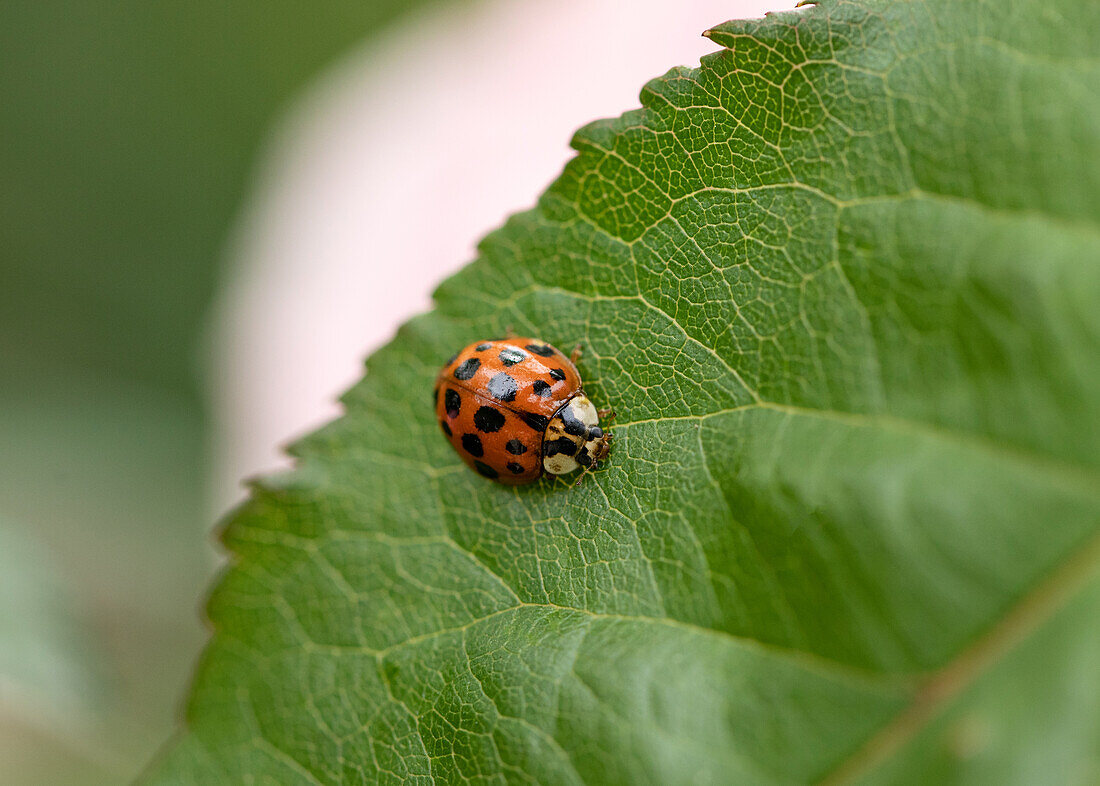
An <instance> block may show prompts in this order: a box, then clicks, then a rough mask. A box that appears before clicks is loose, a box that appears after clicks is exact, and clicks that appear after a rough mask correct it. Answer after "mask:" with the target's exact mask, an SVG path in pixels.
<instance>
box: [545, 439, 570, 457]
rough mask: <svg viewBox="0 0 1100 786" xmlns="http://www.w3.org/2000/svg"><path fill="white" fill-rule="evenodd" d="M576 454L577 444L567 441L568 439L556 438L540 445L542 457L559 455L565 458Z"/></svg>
mask: <svg viewBox="0 0 1100 786" xmlns="http://www.w3.org/2000/svg"><path fill="white" fill-rule="evenodd" d="M576 452H577V443H576V442H574V441H573V440H571V439H569V437H558V438H557V439H552V440H550V441H549V442H544V443H543V444H542V455H544V456H556V455H558V454H559V453H561V454H562V455H565V456H572V455H573V454H574V453H576Z"/></svg>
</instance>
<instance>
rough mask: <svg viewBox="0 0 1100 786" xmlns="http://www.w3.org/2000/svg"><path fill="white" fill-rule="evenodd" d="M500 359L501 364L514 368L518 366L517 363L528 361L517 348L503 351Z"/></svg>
mask: <svg viewBox="0 0 1100 786" xmlns="http://www.w3.org/2000/svg"><path fill="white" fill-rule="evenodd" d="M498 357H499V358H500V362H501V363H503V364H504V365H505V366H514V365H516V363H522V362H523V361H524V360H526V359H527V356H526V355H525V354H523V352H522V351H521V350H518V349H516V348H515V347H508V348H507V349H502V350H501V352H500V355H498Z"/></svg>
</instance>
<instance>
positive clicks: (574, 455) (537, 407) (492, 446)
mask: <svg viewBox="0 0 1100 786" xmlns="http://www.w3.org/2000/svg"><path fill="white" fill-rule="evenodd" d="M579 355H580V347H579V346H578V347H577V348H576V349H574V350H573V354H572V356H571V357H566V356H565V355H564V354H563V353H562V352H561V351H559V350H558V349H556V348H554V347H553V346H551V345H550V344H547V343H546V342H545V341H540V340H538V339H535V338H518V337H517V338H505V339H497V340H494V341H478V342H475V343H473V344H470V345H469V346H468V347H466V348H465V349H463V350H462V351H461V352H459V353H458V354H457V355H455V356H454V357H452V358H451V359H450V360H448V361H447V363H446V364H445V365H444V366H443V369H442V370H441V371H440V372H439V377H438V379H437V380H436V385H435V389H434V391H433V392H432V400H433V403H434V404H435V413H436V417H437V418H438V419H439V427H440V428H441V429H443V433H444V434H445V435H446V436H447V439H448V440H450V442H451V445H453V446H454V449H455V450H457V451H458V455H460V456H461V457H462V460H463V461H465V462H466V463H467V464H469V465H470V466H471V467H472V468H473V469H474V470H475V471H476V472H478V473H479V474H480V475H483V476H484V477H487V478H491V479H492V480H496V481H499V482H501V483H508V484H511V485H518V484H520V483H530V482H532V481H534V480H538V479H539V478H540V477H542V474H543V473H544V472H546V473H549V474H551V475H566V474H568V473H570V472H573V471H574V470H577V469H579V468H581V467H583V468H584V473H582V474H581V478H583V477H584V474H585V473H587V472H588V471H589V470H592V469H595V468H596V466H597V464H599V462H600V461H602V460H603V459H604V458H606V457H607V454H608V453H609V452H610V450H611V434H609V433H606V432H605V431H604V430H603V429H601V428H600V417H601V416H611V417H614V413H613V412H611V410H597V409H596V408H595V406H593V404H592V402H591V401H589V399H588V397H587V396H586V395H585V394H584V390H583V389H582V388H581V375H580V373H579V372H578V371H577V366H576V361H577V358H578V357H579ZM577 482H578V483H579V482H580V479H578V481H577Z"/></svg>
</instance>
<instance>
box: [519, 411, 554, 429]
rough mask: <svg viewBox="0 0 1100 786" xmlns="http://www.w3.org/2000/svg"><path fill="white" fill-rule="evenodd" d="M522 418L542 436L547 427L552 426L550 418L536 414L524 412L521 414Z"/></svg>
mask: <svg viewBox="0 0 1100 786" xmlns="http://www.w3.org/2000/svg"><path fill="white" fill-rule="evenodd" d="M520 418H521V419H522V420H523V422H524V423H526V424H527V425H528V426H529V427H531V428H533V429H534V430H535V431H537V432H538V433H540V434H542V433H544V432H545V431H546V427H547V426H549V425H550V418H548V417H546V415H539V414H537V413H534V412H522V413H520Z"/></svg>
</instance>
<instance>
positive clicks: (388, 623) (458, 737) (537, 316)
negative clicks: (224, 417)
mask: <svg viewBox="0 0 1100 786" xmlns="http://www.w3.org/2000/svg"><path fill="white" fill-rule="evenodd" d="M709 36H710V37H711V39H712V40H713V41H714V42H715V43H717V44H719V45H720V46H721V47H722V49H721V50H720V51H718V52H717V53H715V54H713V55H711V56H709V57H707V58H705V59H704V61H703V63H702V66H701V67H700V68H699V69H695V70H690V69H674V70H673V71H670V72H669V73H668V74H666V75H665V76H664V77H662V78H660V79H657V80H655V81H653V82H651V83H650V84H649V85H648V86H647V87H646V88H645V90H644V91H643V93H642V104H643V107H644V108H643V109H642V110H640V111H637V112H632V113H629V114H627V115H626V116H624V117H623V118H621V119H619V120H614V121H608V122H600V123H596V124H593V125H591V126H589V127H587V128H585V129H583V130H582V131H581V132H579V133H578V134H577V136H576V138H575V139H574V145H575V147H576V149H577V150H578V152H579V155H578V156H577V158H576V159H575V160H574V161H573V162H572V163H570V164H569V166H568V167H567V168H566V170H565V173H564V174H563V175H562V177H561V178H560V179H559V180H558V182H556V183H555V184H554V185H553V186H552V187H551V188H550V190H549V191H548V192H547V193H546V194H545V195H544V197H543V198H542V200H541V201H540V203H539V205H538V207H537V209H535V210H533V211H531V212H529V213H525V214H522V215H519V216H516V217H514V218H513V219H511V220H510V221H509V222H508V223H507V225H506V226H505V227H504V228H503V229H501V230H500V231H498V232H496V233H494V234H492V235H490V236H489V237H488V238H487V239H486V240H485V242H484V243H483V245H482V247H481V256H480V258H479V259H478V260H477V261H476V262H475V263H473V264H472V265H470V266H469V267H468V268H467V269H465V270H464V271H463V272H462V273H460V274H459V275H457V276H455V277H454V278H452V279H450V280H449V281H447V282H446V283H445V284H444V285H443V286H442V287H441V288H440V289H439V291H438V292H437V294H436V303H437V308H436V310H435V311H434V312H433V313H432V314H429V315H427V316H424V317H421V318H418V319H416V320H413V321H412V322H411V323H410V324H408V325H406V326H405V327H403V328H402V329H401V330H400V332H399V334H398V337H397V338H396V340H395V341H393V342H392V343H391V344H390V345H389V346H387V347H386V348H384V349H383V350H381V351H379V352H378V353H376V354H375V355H374V356H373V357H372V358H371V359H370V360H369V361H368V364H367V375H366V378H365V380H364V381H363V382H362V383H361V384H360V385H358V386H357V387H356V388H355V389H353V390H352V391H351V392H350V393H348V394H347V396H346V397H345V403H346V406H347V415H346V416H345V417H344V418H343V419H341V420H339V421H338V422H336V423H334V424H332V425H331V426H329V427H327V428H325V429H323V430H322V431H320V432H318V433H317V434H314V435H313V436H311V437H309V438H308V439H306V440H304V441H303V442H302V443H300V444H299V445H297V446H296V448H295V450H294V452H295V455H297V456H298V457H299V459H300V466H299V468H298V469H297V470H296V471H295V472H293V473H291V474H289V475H287V476H283V477H278V478H273V479H269V480H266V481H262V482H260V483H259V484H258V485H257V486H256V488H255V491H254V494H253V496H252V499H251V501H250V502H248V503H247V504H246V505H244V506H243V507H242V508H241V509H240V510H239V511H238V512H237V513H236V514H235V515H234V516H233V517H232V520H231V521H230V523H229V526H228V528H227V530H226V533H225V542H226V544H227V546H228V548H229V549H230V550H231V552H232V554H233V560H234V561H233V566H232V568H231V569H230V570H229V572H228V573H227V574H226V575H225V577H224V579H223V580H222V582H221V584H220V585H219V587H218V589H217V591H216V592H215V594H214V596H213V598H212V600H211V603H210V607H209V613H210V617H211V619H212V620H213V623H214V625H215V627H216V633H215V636H214V640H213V643H212V644H211V645H210V647H209V648H208V650H207V652H206V654H205V656H204V658H203V660H202V665H201V667H200V670H199V673H198V676H197V678H196V682H195V686H194V692H193V695H192V697H191V702H190V706H189V709H188V726H189V731H188V732H187V733H186V735H185V736H184V737H183V738H182V741H181V742H180V743H179V744H178V745H177V746H176V747H174V748H173V749H172V750H171V751H170V752H169V753H168V754H167V755H166V757H165V758H164V759H163V760H162V761H161V763H160V766H159V767H158V769H157V773H158V774H157V775H155V776H154V778H153V780H154V782H173V783H188V782H194V783H199V782H210V781H212V780H213V781H219V782H240V781H242V780H243V778H244V776H245V774H249V775H252V776H254V777H255V778H256V779H257V780H262V779H264V778H267V779H269V780H270V781H272V782H280V783H291V782H306V783H316V782H322V783H330V782H375V781H379V782H394V783H396V782H399V781H405V780H408V781H412V782H423V783H428V782H433V781H435V782H447V783H450V782H459V781H467V780H469V781H478V782H481V781H493V782H502V781H509V782H511V781H515V782H540V783H582V782H583V783H661V784H664V783H701V782H729V783H803V782H811V781H817V780H822V779H824V780H827V781H829V782H834V783H837V782H849V781H853V780H858V779H860V778H869V779H870V780H872V781H875V782H954V781H957V782H990V783H998V784H1004V783H1010V782H1020V783H1034V782H1036V778H1035V777H1034V776H1035V774H1036V773H1042V774H1045V775H1046V776H1048V777H1047V778H1046V780H1045V782H1052V781H1053V782H1063V781H1069V780H1072V779H1074V778H1075V779H1077V781H1078V782H1089V781H1092V780H1095V776H1096V775H1097V773H1098V764H1097V763H1098V761H1100V749H1098V747H1097V739H1098V737H1100V735H1097V734H1096V729H1097V728H1098V726H1100V690H1097V689H1096V688H1097V676H1096V675H1097V674H1100V649H1098V647H1097V643H1098V638H1097V637H1098V633H1097V626H1096V619H1097V615H1098V614H1100V578H1098V573H1100V570H1098V569H1100V439H1098V435H1100V308H1098V304H1100V264H1098V260H1100V167H1098V165H1097V162H1100V59H1098V58H1097V57H1096V49H1095V42H1096V41H1097V40H1100V9H1098V8H1097V7H1096V6H1095V4H1092V5H1089V4H1081V3H1077V2H1073V3H1071V2H1068V0H1060V2H1050V1H1049V0H1041V1H1040V0H1035V1H1034V2H1030V1H1028V0H1007V1H1002V2H997V3H993V2H976V3H966V4H961V3H956V2H953V0H927V1H926V2H920V3H916V2H913V3H909V2H896V3H878V2H839V1H837V2H827V3H823V4H822V5H819V6H816V7H811V8H808V9H805V10H803V11H799V12H788V13H783V14H779V15H775V16H771V17H769V18H767V19H764V20H759V21H749V22H734V23H729V24H726V25H722V26H721V27H718V28H715V29H714V30H712V31H710V33H709ZM578 89H579V88H578ZM426 220H427V221H429V222H430V220H431V218H430V216H429V217H426ZM506 325H512V326H514V327H515V329H516V330H517V331H520V332H522V333H532V334H536V335H539V336H541V337H543V338H545V339H547V340H549V341H551V342H553V343H555V344H558V345H559V346H565V347H568V346H570V345H571V344H572V343H573V342H575V341H581V342H583V343H584V345H585V347H586V355H585V358H584V361H583V362H582V372H583V374H584V375H585V378H586V380H587V384H586V388H587V389H588V391H589V393H590V394H591V395H592V397H593V398H594V399H595V400H596V401H597V402H598V403H599V404H600V405H612V406H614V407H615V409H616V410H617V412H618V415H619V420H618V424H617V425H616V427H615V436H616V441H615V451H614V453H613V455H612V459H611V461H610V462H609V463H608V465H607V467H606V468H605V469H602V470H601V471H600V472H599V473H598V474H596V475H595V476H592V477H589V478H588V479H587V480H586V481H585V483H584V485H582V486H580V487H579V488H576V489H574V488H571V487H570V486H569V485H568V484H567V483H564V482H560V481H557V482H550V481H546V482H542V483H539V484H537V485H533V486H530V487H523V488H519V489H510V488H505V487H503V486H498V485H494V484H492V483H489V482H486V481H484V480H482V479H480V478H479V477H477V476H475V475H474V474H473V473H471V472H469V471H468V470H467V469H466V468H465V467H464V466H463V465H462V464H461V463H460V461H459V459H458V458H457V456H455V455H454V453H453V452H452V450H451V448H450V447H449V446H448V445H447V444H446V442H445V441H444V440H443V438H442V437H441V436H440V434H439V433H438V426H437V425H436V424H435V423H434V422H433V417H432V411H431V409H430V407H429V401H428V396H429V392H430V390H431V388H432V382H433V378H434V375H435V373H436V370H437V368H438V367H439V365H440V363H441V362H442V361H443V360H444V359H445V358H446V357H447V356H449V355H450V354H451V353H452V352H453V351H454V350H455V349H456V348H458V347H460V346H462V345H463V344H464V343H466V342H468V341H471V340H474V339H477V338H479V337H483V336H486V335H490V334H493V333H497V332H499V331H500V330H501V329H502V328H503V327H504V326H506ZM1015 696H1019V697H1020V698H1019V699H1017V698H1014V697H1015ZM1024 699H1026V701H1025V700H1024ZM1052 717H1058V718H1061V719H1062V720H1061V722H1060V723H1057V724H1052V728H1054V729H1055V731H1053V732H1052V731H1051V730H1050V729H1047V728H1040V727H1041V726H1042V725H1043V723H1045V722H1046V721H1040V719H1042V718H1052ZM1059 730H1060V731H1062V732H1067V733H1057V732H1058V731H1059ZM1069 731H1071V732H1072V733H1068V732H1069ZM1063 775H1064V776H1065V778H1059V777H1058V776H1063ZM1039 779H1040V780H1043V777H1042V775H1040V776H1039Z"/></svg>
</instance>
